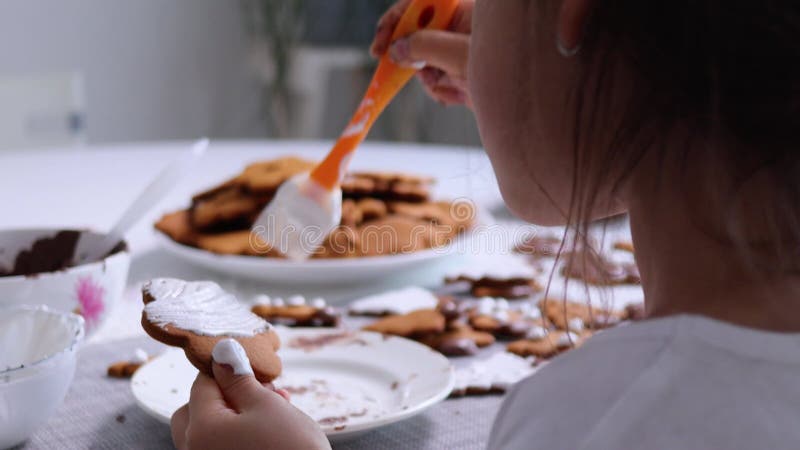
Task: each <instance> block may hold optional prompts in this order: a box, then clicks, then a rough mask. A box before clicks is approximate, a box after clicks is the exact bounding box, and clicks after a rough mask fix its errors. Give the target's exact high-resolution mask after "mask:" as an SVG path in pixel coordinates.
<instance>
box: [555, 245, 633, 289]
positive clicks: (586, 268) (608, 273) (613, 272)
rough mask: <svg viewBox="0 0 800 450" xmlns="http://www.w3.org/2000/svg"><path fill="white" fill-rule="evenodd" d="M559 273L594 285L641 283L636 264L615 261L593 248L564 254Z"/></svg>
mask: <svg viewBox="0 0 800 450" xmlns="http://www.w3.org/2000/svg"><path fill="white" fill-rule="evenodd" d="M561 274H562V275H563V276H565V277H567V278H575V279H578V280H582V281H583V282H584V283H586V284H591V285H595V286H614V285H620V284H640V283H641V277H640V276H639V269H638V268H637V267H636V264H634V263H617V262H614V261H611V260H609V259H607V258H605V257H603V256H602V255H600V254H598V253H597V252H596V251H594V250H584V251H577V252H573V253H570V254H568V255H566V257H565V258H564V266H563V267H562V269H561Z"/></svg>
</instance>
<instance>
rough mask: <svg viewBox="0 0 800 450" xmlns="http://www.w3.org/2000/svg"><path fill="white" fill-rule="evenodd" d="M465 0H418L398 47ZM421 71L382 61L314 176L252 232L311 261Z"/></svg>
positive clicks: (297, 183)
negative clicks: (350, 180)
mask: <svg viewBox="0 0 800 450" xmlns="http://www.w3.org/2000/svg"><path fill="white" fill-rule="evenodd" d="M459 2H460V0H413V1H412V2H411V4H410V5H409V6H408V9H406V11H405V13H404V14H403V16H402V18H401V19H400V21H399V22H398V24H397V27H396V28H395V30H394V34H393V35H392V39H391V40H392V42H394V41H396V40H397V39H400V38H403V37H406V36H408V35H410V34H412V33H414V32H416V31H419V30H422V29H438V30H444V29H446V28H447V27H448V26H449V25H450V22H451V21H452V20H453V15H454V14H455V12H456V9H457V8H458V5H459ZM415 73H416V69H414V68H408V67H401V66H398V65H397V64H395V63H394V62H393V61H392V60H391V59H390V58H389V56H388V55H384V56H383V57H381V59H380V62H379V63H378V68H377V69H376V70H375V75H374V76H373V78H372V81H371V82H370V84H369V88H368V89H367V92H366V94H365V95H364V99H363V100H362V101H361V104H360V105H359V107H358V109H357V110H356V112H355V114H353V117H352V118H351V119H350V123H349V124H348V125H347V127H346V128H345V130H344V132H343V133H342V135H341V136H340V137H339V140H338V141H337V142H336V144H335V145H334V147H333V149H331V151H330V152H329V153H328V155H327V156H326V157H325V159H323V160H322V162H320V163H319V165H317V167H315V168H314V170H312V171H311V172H310V173H307V174H302V175H299V176H297V177H294V178H292V179H290V180H288V181H287V182H285V183H284V184H283V185H281V187H280V188H279V189H278V192H277V193H276V194H275V197H274V198H273V200H272V202H270V204H269V205H267V208H266V209H265V210H264V211H263V212H262V213H261V215H259V217H258V219H256V222H255V224H254V225H253V228H252V231H253V233H255V234H256V235H257V236H258V237H260V238H261V239H262V240H263V241H264V242H265V243H266V244H267V245H268V246H269V247H271V248H273V249H275V250H278V251H279V252H280V253H282V254H284V255H285V256H286V257H288V258H289V259H291V260H295V261H302V260H305V259H306V258H308V257H309V256H310V255H311V254H312V253H314V251H316V249H317V248H319V246H320V245H322V243H323V242H324V241H325V239H326V238H327V236H328V235H329V234H330V232H331V231H333V230H334V229H335V228H336V227H337V226H338V225H339V223H340V222H341V219H342V190H341V188H340V187H339V186H340V184H341V182H342V179H343V178H344V175H345V173H346V172H347V168H348V166H349V164H350V159H351V158H352V157H353V153H355V150H356V148H358V145H359V144H361V142H363V141H364V139H365V138H366V137H367V134H369V131H370V129H371V128H372V125H373V124H374V123H375V121H376V120H377V119H378V117H379V116H380V115H381V113H382V112H383V110H384V109H386V106H387V105H388V104H389V102H391V101H392V99H393V98H394V97H395V96H396V95H397V93H398V92H400V90H401V89H402V88H403V86H405V85H406V84H407V83H408V82H409V81H410V80H411V78H412V77H413V76H414V74H415Z"/></svg>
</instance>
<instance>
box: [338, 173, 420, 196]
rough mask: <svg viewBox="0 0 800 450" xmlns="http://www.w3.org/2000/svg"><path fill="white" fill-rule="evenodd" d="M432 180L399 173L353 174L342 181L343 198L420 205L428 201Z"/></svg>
mask: <svg viewBox="0 0 800 450" xmlns="http://www.w3.org/2000/svg"><path fill="white" fill-rule="evenodd" d="M431 184H433V179H432V178H426V177H417V176H412V175H407V174H399V173H382V172H353V173H350V174H348V175H347V176H345V178H344V180H342V194H343V195H344V197H345V198H356V199H358V198H363V197H372V198H378V199H382V200H392V201H403V202H413V203H420V202H425V201H427V200H428V198H429V196H430V185H431Z"/></svg>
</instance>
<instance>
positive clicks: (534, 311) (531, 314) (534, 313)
mask: <svg viewBox="0 0 800 450" xmlns="http://www.w3.org/2000/svg"><path fill="white" fill-rule="evenodd" d="M525 317H526V318H528V319H541V318H542V312H541V311H540V310H539V308H531V309H530V310H529V311H526V312H525Z"/></svg>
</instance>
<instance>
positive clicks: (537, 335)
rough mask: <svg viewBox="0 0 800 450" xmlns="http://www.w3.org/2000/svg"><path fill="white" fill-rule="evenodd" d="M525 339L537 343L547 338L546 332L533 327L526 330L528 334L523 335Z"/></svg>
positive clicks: (541, 328) (540, 328)
mask: <svg viewBox="0 0 800 450" xmlns="http://www.w3.org/2000/svg"><path fill="white" fill-rule="evenodd" d="M525 337H526V338H528V339H533V340H537V341H538V340H540V339H544V338H546V337H547V330H545V329H544V328H543V327H533V328H531V329H530V330H528V334H527V335H525Z"/></svg>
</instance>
